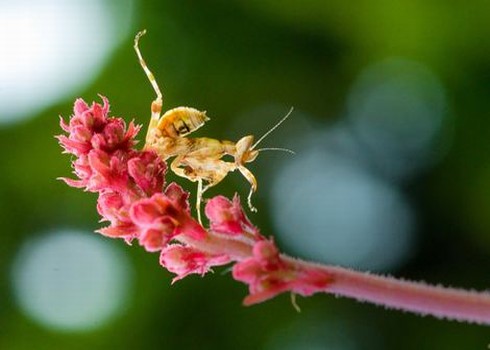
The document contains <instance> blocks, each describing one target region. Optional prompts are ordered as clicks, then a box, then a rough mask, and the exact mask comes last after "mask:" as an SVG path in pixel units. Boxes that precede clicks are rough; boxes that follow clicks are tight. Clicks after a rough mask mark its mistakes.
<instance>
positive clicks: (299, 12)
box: [0, 0, 490, 350]
mask: <svg viewBox="0 0 490 350" xmlns="http://www.w3.org/2000/svg"><path fill="white" fill-rule="evenodd" d="M489 20H490V3H489V2H487V1H483V0H475V1H471V2H459V1H436V0H430V1H422V0H415V1H413V0H412V1H408V0H404V1H383V0H379V1H357V2H355V3H352V2H344V1H338V0H332V1H321V0H302V1H272V0H261V1H258V0H248V1H246V0H241V1H225V0H209V1H190V0H184V1H156V0H155V1H149V0H147V1H138V0H123V1H109V0H90V1H78V0H72V1H66V2H63V1H61V0H39V1H36V2H29V1H16V2H15V3H10V2H7V1H0V42H1V43H2V47H1V49H0V144H1V148H2V156H1V163H0V164H1V165H0V167H1V168H0V169H1V171H0V220H1V227H2V229H1V231H2V234H1V235H0V247H1V248H0V249H1V254H0V266H1V271H2V274H1V280H0V281H1V283H0V296H1V298H0V301H1V302H0V349H19V350H20V349H33V348H34V349H134V348H142V349H144V348H148V349H194V348H196V349H197V348H199V349H230V348H233V349H237V350H238V349H336V350H337V349H339V350H351V349H394V348H396V349H415V348H417V349H435V348H437V349H484V348H486V347H487V344H489V343H490V331H489V328H488V327H483V326H477V325H468V324H458V323H455V322H448V321H441V320H436V319H434V318H431V317H419V316H414V315H411V314H406V313H401V312H395V311H387V310H384V309H382V308H378V307H374V306H371V305H368V304H360V303H357V302H354V301H352V300H346V299H338V298H334V297H333V296H328V295H317V296H314V297H311V298H308V299H303V298H300V300H299V304H300V306H301V308H302V312H301V313H297V312H295V310H294V309H293V308H292V307H291V304H290V301H289V298H288V296H286V295H284V296H281V297H278V298H276V299H275V300H272V301H269V302H266V303H264V304H261V305H257V306H254V307H247V308H246V307H243V306H241V300H242V298H243V297H244V296H245V294H246V286H244V285H242V284H239V283H237V282H235V281H233V280H232V279H231V278H230V276H229V273H228V271H227V270H226V269H221V270H218V271H216V273H214V274H210V275H208V276H206V277H205V278H200V277H197V276H191V277H188V278H186V279H184V280H182V281H179V282H178V283H176V284H175V285H173V286H170V282H171V278H172V276H171V275H170V274H169V273H168V272H166V271H165V270H164V269H162V268H161V267H160V266H159V264H158V255H157V254H149V253H146V252H144V250H143V249H142V248H141V247H138V246H132V247H130V246H127V245H125V244H124V242H122V241H116V240H109V239H107V238H104V237H101V236H99V235H96V234H93V233H92V232H93V231H94V230H96V229H97V228H99V227H100V226H101V225H103V224H100V223H98V215H97V213H96V208H95V200H96V197H95V196H94V195H93V194H88V193H83V192H82V191H79V190H76V189H72V188H69V187H68V186H66V185H65V184H63V183H62V182H60V181H57V180H56V178H57V177H59V176H70V165H69V161H70V158H69V157H68V156H66V155H62V154H61V151H60V147H59V146H58V145H57V142H56V140H55V139H54V137H53V136H54V135H56V134H59V133H60V128H59V126H58V116H59V115H62V116H64V117H65V118H68V117H69V116H70V114H71V111H72V106H73V102H74V100H75V98H77V97H82V98H84V99H85V100H86V101H88V102H91V101H94V100H95V101H98V100H99V97H98V96H97V94H98V93H100V94H103V95H105V96H107V97H108V98H109V100H110V102H111V111H112V114H114V115H117V116H122V117H124V118H125V119H126V120H127V121H129V120H131V119H135V120H136V122H137V123H138V124H146V122H147V120H148V117H149V106H150V103H151V100H152V99H153V98H154V93H153V91H152V90H151V87H150V85H149V83H148V81H147V79H146V77H145V76H144V74H143V72H142V70H141V68H140V67H139V65H138V62H137V60H136V58H135V54H134V52H133V47H132V44H133V42H132V40H133V36H134V34H135V33H136V32H137V31H138V30H140V29H143V28H146V29H147V30H148V34H147V36H145V37H144V38H143V39H142V41H141V48H142V51H143V55H144V56H145V59H146V61H147V62H148V64H149V66H150V67H151V69H152V70H153V72H154V73H155V75H156V77H157V80H158V82H159V83H160V85H161V87H162V88H163V90H164V95H165V106H166V107H167V108H171V107H176V106H179V105H188V106H192V107H196V108H198V109H201V110H207V112H208V115H209V116H210V117H211V121H210V122H208V123H207V124H206V126H205V127H204V128H202V129H200V130H199V131H198V132H197V133H196V135H201V136H202V135H206V136H210V137H216V138H226V139H231V140H236V139H238V138H239V137H240V136H243V135H246V134H249V133H252V134H254V135H257V136H259V135H261V134H263V133H264V132H265V131H266V130H267V129H268V128H270V127H271V126H272V125H274V124H275V122H276V121H278V120H279V119H280V118H281V117H282V116H283V115H285V114H286V113H287V111H288V109H289V108H290V107H291V106H294V107H295V111H294V113H293V115H292V116H291V118H290V119H289V120H288V121H287V122H286V123H285V124H284V125H283V126H281V128H280V129H278V130H277V132H275V133H274V134H273V135H271V136H270V137H269V138H268V139H267V140H265V141H264V145H265V146H271V147H272V146H274V147H287V148H291V149H294V150H295V151H296V155H295V156H292V157H291V156H289V155H287V154H282V153H274V152H264V153H263V154H261V155H260V157H259V159H258V160H257V161H256V162H254V163H252V164H251V165H250V167H249V168H250V169H251V170H252V171H253V172H254V173H255V174H256V175H257V178H258V181H259V192H258V194H257V195H256V196H255V198H254V199H255V204H256V206H257V207H258V208H259V212H258V213H257V214H251V215H250V216H251V218H252V220H253V222H254V223H255V224H257V225H258V226H259V227H260V228H261V229H262V232H263V233H264V234H265V235H274V236H275V237H276V239H277V242H278V244H279V246H280V247H281V248H282V249H283V250H284V251H287V252H289V253H291V254H293V255H296V256H300V257H302V258H305V259H310V260H317V261H322V262H325V263H332V264H340V265H343V266H350V267H353V268H356V269H360V270H370V271H375V272H377V273H383V274H391V275H395V276H398V277H403V278H406V279H413V280H424V281H427V282H429V283H442V284H444V285H451V286H458V287H464V288H471V289H478V290H483V289H486V288H488V286H489V285H490V276H489V274H488V271H490V141H489V138H488V134H489V133H490V119H489V118H488V116H489V114H488V110H490V108H489V107H490V106H489V102H488V101H489V98H488V97H489V96H490V40H489V39H488V38H489V37H490V27H489V26H488V22H489ZM141 138H142V137H141V136H140V139H141ZM170 180H176V181H178V182H179V183H180V184H182V185H183V186H185V187H186V188H187V189H189V190H192V191H194V190H195V189H194V186H192V185H191V184H189V183H188V182H186V180H184V179H177V178H176V177H175V176H172V175H169V181H170ZM235 191H237V192H238V193H240V194H241V195H242V197H244V196H245V195H246V193H247V191H248V189H247V184H246V182H245V180H244V179H243V178H241V177H240V176H239V174H232V175H230V176H229V177H228V178H227V179H226V180H225V181H224V182H223V183H222V184H220V185H219V186H218V187H217V188H215V189H213V191H210V193H209V194H208V196H211V195H215V194H218V193H224V194H226V195H230V196H231V195H233V193H234V192H235Z"/></svg>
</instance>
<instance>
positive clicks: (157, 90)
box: [134, 29, 163, 105]
mask: <svg viewBox="0 0 490 350" xmlns="http://www.w3.org/2000/svg"><path fill="white" fill-rule="evenodd" d="M145 34H146V29H144V30H142V31H141V32H138V34H136V36H135V37H134V50H135V51H136V55H137V56H138V59H139V62H140V65H141V68H143V70H144V71H145V73H146V76H147V77H148V80H149V81H150V84H151V86H153V90H155V93H156V94H157V98H156V101H157V102H159V103H160V105H161V104H162V102H163V95H162V92H161V91H160V88H159V87H158V84H157V81H156V80H155V76H154V75H153V73H152V72H151V70H150V69H149V68H148V66H147V65H146V62H145V60H144V59H143V56H142V55H141V51H140V48H139V46H138V44H139V41H140V38H141V37H142V36H143V35H145Z"/></svg>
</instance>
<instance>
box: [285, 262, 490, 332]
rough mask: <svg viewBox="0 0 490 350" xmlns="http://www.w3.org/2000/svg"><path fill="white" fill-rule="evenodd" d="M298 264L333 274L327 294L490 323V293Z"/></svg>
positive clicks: (412, 310)
mask: <svg viewBox="0 0 490 350" xmlns="http://www.w3.org/2000/svg"><path fill="white" fill-rule="evenodd" d="M288 259H289V260H294V259H290V258H288ZM295 261H296V262H297V263H298V264H300V265H301V266H303V267H304V268H307V267H308V266H310V267H315V268H319V267H320V268H322V269H323V270H325V271H326V272H328V273H330V274H331V275H332V277H333V282H332V284H331V285H330V286H328V287H327V289H326V290H325V291H324V292H327V293H333V294H336V295H339V296H344V297H350V298H354V299H357V300H359V301H367V302H371V303H374V304H378V305H383V306H386V307H388V308H393V309H399V310H404V311H410V312H414V313H418V314H422V315H432V316H434V317H437V318H445V319H450V320H458V321H467V322H474V323H480V324H490V293H487V292H474V291H467V290H462V289H454V288H444V287H438V286H431V285H427V284H424V283H420V282H410V281H402V280H398V279H395V278H392V277H385V276H376V275H372V274H369V273H365V272H357V271H353V270H349V269H346V268H341V267H332V266H321V265H317V264H310V263H307V262H303V261H298V260H295Z"/></svg>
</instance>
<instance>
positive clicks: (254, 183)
mask: <svg viewBox="0 0 490 350" xmlns="http://www.w3.org/2000/svg"><path fill="white" fill-rule="evenodd" d="M238 170H240V172H241V173H242V175H243V177H245V179H246V180H247V181H248V183H249V184H250V192H249V193H248V196H247V203H248V207H249V208H250V211H252V212H254V213H256V212H257V208H255V207H254V206H253V205H252V194H253V193H254V192H255V191H257V180H256V179H255V176H254V174H252V172H251V171H250V170H248V169H247V168H245V167H244V166H242V165H240V166H239V167H238Z"/></svg>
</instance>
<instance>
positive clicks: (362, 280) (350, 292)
mask: <svg viewBox="0 0 490 350" xmlns="http://www.w3.org/2000/svg"><path fill="white" fill-rule="evenodd" d="M185 240H186V243H187V244H191V245H193V244H195V245H196V246H199V248H200V249H203V248H204V250H206V251H208V252H210V253H216V252H223V251H227V252H228V253H229V254H230V256H232V257H233V258H234V260H238V261H239V260H241V259H243V258H246V257H247V256H250V254H251V253H250V251H251V247H250V245H249V244H247V243H246V242H237V241H234V240H229V239H225V238H224V237H223V236H220V235H216V234H214V233H212V232H210V234H209V236H208V238H207V240H206V241H204V242H203V241H199V242H197V241H194V242H193V241H191V240H190V239H187V238H186V239H185ZM281 258H282V259H284V260H285V261H287V262H289V263H291V264H292V265H294V266H297V268H298V269H304V270H308V269H321V270H323V271H325V272H326V273H328V274H329V275H331V276H332V283H331V284H329V285H328V286H327V287H326V288H324V290H318V292H324V293H331V294H335V295H338V296H344V297H349V298H353V299H356V300H359V301H365V302H370V303H373V304H377V305H382V306H385V307H388V308H393V309H398V310H404V311H409V312H413V313H417V314H421V315H431V316H434V317H437V318H445V319H450V320H457V321H467V322H473V323H480V324H490V293H487V292H474V291H467V290H462V289H454V288H444V287H439V286H431V285H427V284H424V283H420V282H410V281H403V280H398V279H395V278H392V277H386V276H377V275H373V274H370V273H366V272H358V271H353V270H350V269H347V268H342V267H334V266H326V265H320V264H316V263H310V262H306V261H302V260H299V259H294V258H291V257H288V256H286V255H281Z"/></svg>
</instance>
